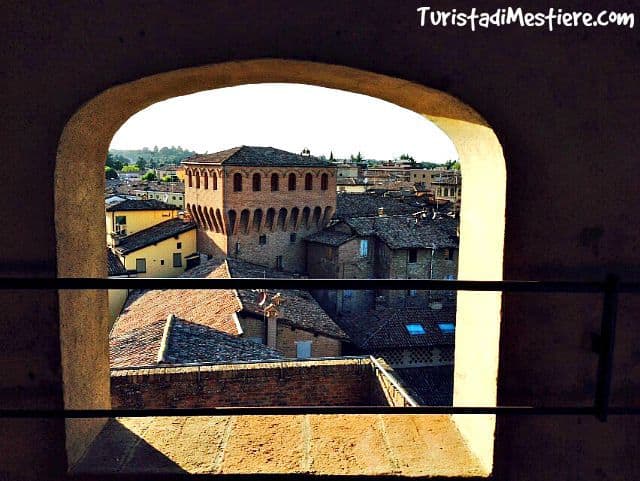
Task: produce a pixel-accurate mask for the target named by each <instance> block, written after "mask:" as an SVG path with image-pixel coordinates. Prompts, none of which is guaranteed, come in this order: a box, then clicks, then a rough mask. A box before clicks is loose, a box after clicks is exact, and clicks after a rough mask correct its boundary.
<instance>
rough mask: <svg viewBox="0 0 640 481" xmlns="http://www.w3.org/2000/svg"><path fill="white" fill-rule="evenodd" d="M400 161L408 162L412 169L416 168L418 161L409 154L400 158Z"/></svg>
mask: <svg viewBox="0 0 640 481" xmlns="http://www.w3.org/2000/svg"><path fill="white" fill-rule="evenodd" d="M400 160H408V161H409V162H410V163H411V167H415V166H416V159H414V158H413V157H411V156H410V155H409V154H402V155H401V156H400Z"/></svg>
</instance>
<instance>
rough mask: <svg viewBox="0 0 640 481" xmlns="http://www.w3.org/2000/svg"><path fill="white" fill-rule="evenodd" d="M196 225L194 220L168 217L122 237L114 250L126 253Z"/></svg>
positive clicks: (188, 229) (122, 253)
mask: <svg viewBox="0 0 640 481" xmlns="http://www.w3.org/2000/svg"><path fill="white" fill-rule="evenodd" d="M196 227H197V226H196V224H195V223H194V222H185V221H184V220H183V219H179V218H176V219H170V220H167V221H164V222H161V223H159V224H156V225H154V226H151V227H149V228H147V229H144V230H141V231H138V232H136V233H135V234H131V235H128V236H126V237H123V238H122V239H121V240H120V243H119V244H118V246H117V247H114V250H115V251H116V252H117V253H118V254H120V255H126V254H129V253H130V252H134V251H137V250H139V249H142V248H144V247H148V246H150V245H153V244H157V243H158V242H160V241H163V240H165V239H169V238H171V237H173V236H176V235H178V234H182V233H183V232H188V231H190V230H193V229H195V228H196Z"/></svg>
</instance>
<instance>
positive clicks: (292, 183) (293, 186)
mask: <svg viewBox="0 0 640 481" xmlns="http://www.w3.org/2000/svg"><path fill="white" fill-rule="evenodd" d="M289 190H296V174H294V173H291V174H289Z"/></svg>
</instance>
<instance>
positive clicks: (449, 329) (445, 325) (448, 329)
mask: <svg viewBox="0 0 640 481" xmlns="http://www.w3.org/2000/svg"><path fill="white" fill-rule="evenodd" d="M438 329H440V332H442V333H443V334H453V333H454V332H455V330H456V325H455V324H454V323H453V322H439V323H438Z"/></svg>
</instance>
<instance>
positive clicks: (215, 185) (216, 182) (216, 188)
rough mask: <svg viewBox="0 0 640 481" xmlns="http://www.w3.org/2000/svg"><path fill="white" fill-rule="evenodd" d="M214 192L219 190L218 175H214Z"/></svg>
mask: <svg viewBox="0 0 640 481" xmlns="http://www.w3.org/2000/svg"><path fill="white" fill-rule="evenodd" d="M213 190H218V174H216V173H215V172H214V173H213Z"/></svg>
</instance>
